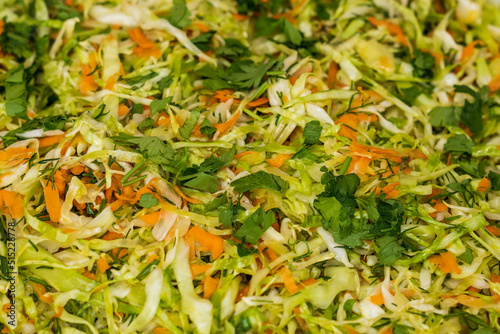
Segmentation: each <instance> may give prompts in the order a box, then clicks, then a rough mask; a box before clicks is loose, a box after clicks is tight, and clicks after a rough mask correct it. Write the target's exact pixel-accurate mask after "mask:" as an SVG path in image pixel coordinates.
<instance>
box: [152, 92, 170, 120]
mask: <svg viewBox="0 0 500 334" xmlns="http://www.w3.org/2000/svg"><path fill="white" fill-rule="evenodd" d="M170 102H172V96H169V97H166V98H164V99H161V100H153V101H151V104H150V105H149V110H151V116H152V115H154V114H156V113H157V112H161V111H163V110H164V109H165V107H166V106H167V105H168V104H169V103H170Z"/></svg>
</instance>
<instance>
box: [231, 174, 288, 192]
mask: <svg viewBox="0 0 500 334" xmlns="http://www.w3.org/2000/svg"><path fill="white" fill-rule="evenodd" d="M231 186H233V187H234V191H236V192H239V193H244V192H247V191H249V190H251V189H258V188H267V189H271V190H273V191H278V192H282V191H286V190H287V189H288V183H286V182H285V181H284V180H283V179H282V178H281V177H279V176H276V175H272V174H269V173H267V172H264V171H259V172H257V173H254V174H250V175H247V176H244V177H242V178H239V179H237V180H234V181H233V182H231Z"/></svg>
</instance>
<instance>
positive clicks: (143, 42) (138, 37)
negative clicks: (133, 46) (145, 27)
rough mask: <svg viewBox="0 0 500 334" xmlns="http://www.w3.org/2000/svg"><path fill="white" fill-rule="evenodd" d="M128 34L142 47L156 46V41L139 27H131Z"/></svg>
mask: <svg viewBox="0 0 500 334" xmlns="http://www.w3.org/2000/svg"><path fill="white" fill-rule="evenodd" d="M128 34H129V36H130V38H132V39H133V40H134V42H136V43H137V44H138V45H139V46H140V47H143V48H152V47H154V46H155V43H153V42H152V41H151V40H150V39H149V38H147V37H146V35H144V33H143V32H142V30H141V29H139V28H134V29H129V30H128Z"/></svg>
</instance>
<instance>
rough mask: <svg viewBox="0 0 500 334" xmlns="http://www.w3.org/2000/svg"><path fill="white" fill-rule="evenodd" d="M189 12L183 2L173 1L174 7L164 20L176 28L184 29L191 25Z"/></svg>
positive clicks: (180, 0)
mask: <svg viewBox="0 0 500 334" xmlns="http://www.w3.org/2000/svg"><path fill="white" fill-rule="evenodd" d="M190 16H191V12H190V11H189V9H188V8H187V7H186V1H185V0H174V7H172V9H171V10H170V13H168V15H167V17H166V19H167V20H168V21H169V22H170V24H172V25H173V26H176V27H177V28H184V27H187V26H188V25H190V24H191V20H190V18H189V17H190Z"/></svg>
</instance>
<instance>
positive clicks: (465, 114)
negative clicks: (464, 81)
mask: <svg viewBox="0 0 500 334" xmlns="http://www.w3.org/2000/svg"><path fill="white" fill-rule="evenodd" d="M455 92H456V93H465V94H468V95H470V96H472V97H473V98H474V100H473V101H472V102H469V100H465V103H464V106H463V108H462V114H461V115H460V120H461V121H462V123H463V124H464V125H466V126H468V127H469V129H470V131H471V132H472V133H479V132H481V131H482V130H483V127H484V125H483V114H482V109H483V99H482V98H481V93H482V90H480V91H479V92H475V91H474V90H473V89H471V88H470V87H468V86H464V85H455Z"/></svg>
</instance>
